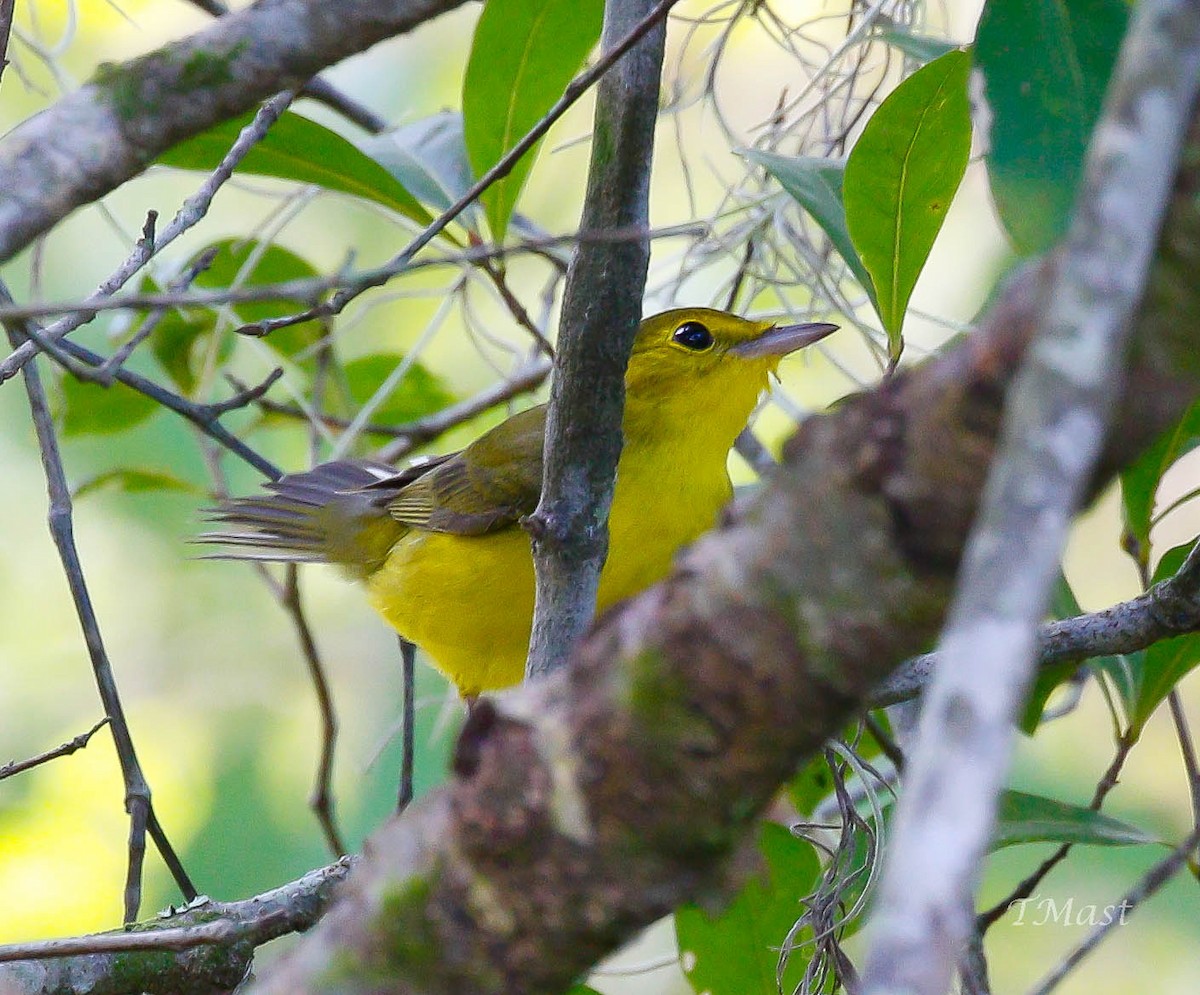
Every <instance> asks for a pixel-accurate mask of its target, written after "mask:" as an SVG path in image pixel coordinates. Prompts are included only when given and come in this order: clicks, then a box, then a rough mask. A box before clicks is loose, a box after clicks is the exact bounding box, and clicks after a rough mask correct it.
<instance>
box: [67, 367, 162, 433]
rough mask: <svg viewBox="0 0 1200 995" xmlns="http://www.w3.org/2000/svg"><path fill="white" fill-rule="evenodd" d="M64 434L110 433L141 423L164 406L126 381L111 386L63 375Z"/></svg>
mask: <svg viewBox="0 0 1200 995" xmlns="http://www.w3.org/2000/svg"><path fill="white" fill-rule="evenodd" d="M61 386H62V405H61V411H60V415H61V418H62V430H63V435H65V436H68V437H71V436H80V435H111V434H113V433H115V432H124V431H125V430H126V429H130V428H133V427H134V426H135V425H140V424H142V422H144V421H146V420H147V419H148V418H151V417H152V416H153V415H154V414H155V413H156V412H157V411H159V410H161V408H160V406H159V405H158V403H157V402H155V401H153V400H151V399H150V398H148V397H147V396H146V395H145V394H139V393H138V392H137V391H136V390H134V389H133V388H132V387H126V386H125V385H124V384H123V383H114V384H113V385H112V386H111V387H104V386H102V385H100V384H96V383H91V382H88V381H84V380H76V379H75V378H74V377H73V376H69V375H68V376H64V377H63V378H62V384H61Z"/></svg>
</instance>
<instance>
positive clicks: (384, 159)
mask: <svg viewBox="0 0 1200 995" xmlns="http://www.w3.org/2000/svg"><path fill="white" fill-rule="evenodd" d="M360 147H361V148H362V150H363V151H364V152H366V153H367V154H368V155H369V156H371V158H372V159H374V160H375V161H376V162H378V163H379V164H380V165H382V166H383V167H384V168H385V169H387V171H388V172H389V173H391V174H392V175H393V176H394V177H396V179H397V180H399V181H400V183H401V184H402V185H403V186H404V188H405V189H406V190H409V191H411V192H412V193H413V195H414V196H416V197H417V198H418V199H419V200H420V201H421V202H422V203H425V204H428V205H429V206H430V207H432V208H434V210H437V211H444V210H445V209H446V208H448V207H449V206H450V205H451V204H453V203H454V201H456V200H458V198H459V197H461V196H462V195H463V194H464V193H466V192H467V190H468V189H469V188H470V186H471V184H472V183H473V182H474V176H473V175H472V173H471V166H470V164H469V163H468V162H467V146H466V142H465V141H464V139H463V120H462V115H461V114H459V113H457V112H455V111H442V112H440V113H438V114H434V115H432V116H430V117H427V118H422V119H421V120H419V121H413V122H411V123H410V124H406V125H404V126H402V127H400V128H397V129H396V130H395V131H389V132H386V133H385V134H382V135H372V136H371V137H370V138H366V139H364V140H363V141H362V142H361V143H360ZM473 207H474V205H472V208H473ZM472 208H468V209H467V212H464V214H468V215H469V212H470V211H471V210H472ZM459 217H460V218H462V217H463V215H459Z"/></svg>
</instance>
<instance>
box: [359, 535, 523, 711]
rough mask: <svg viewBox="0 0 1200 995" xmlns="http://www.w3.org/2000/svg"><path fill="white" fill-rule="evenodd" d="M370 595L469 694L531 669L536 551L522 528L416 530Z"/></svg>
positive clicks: (394, 552) (510, 681)
mask: <svg viewBox="0 0 1200 995" xmlns="http://www.w3.org/2000/svg"><path fill="white" fill-rule="evenodd" d="M369 589H370V596H371V603H372V604H373V605H374V606H375V609H376V611H378V612H379V613H380V614H381V615H382V616H383V617H384V618H385V619H387V621H388V622H389V623H391V625H392V627H393V628H395V629H396V631H397V632H399V633H400V634H401V635H402V636H404V638H405V639H408V640H409V641H410V642H414V643H416V644H417V645H418V646H420V647H421V648H422V649H423V650H425V652H426V653H428V654H429V656H430V657H431V658H432V660H433V663H434V664H435V665H436V666H437V667H438V669H439V670H441V671H442V672H443V673H444V674H445V675H446V676H447V677H448V678H450V680H451V681H453V682H454V684H456V685H457V686H458V689H459V692H460V693H462V694H463V695H475V694H479V693H480V692H481V691H489V690H493V689H496V688H502V687H508V686H509V685H511V684H516V683H518V682H519V681H520V680H521V678H522V677H523V676H524V673H525V657H526V654H527V652H528V649H529V630H530V626H531V624H532V619H533V559H532V557H531V554H530V551H529V536H528V535H527V534H526V533H525V532H524V531H523V530H521V529H516V528H513V529H504V530H502V531H499V532H495V533H492V534H490V535H483V536H456V535H447V534H444V533H438V532H419V531H416V530H414V531H412V532H409V533H408V534H407V535H405V536H404V537H403V538H401V539H400V541H399V542H398V543H397V544H396V545H395V547H393V549H392V552H391V555H390V556H389V557H388V560H387V562H386V563H385V564H384V566H383V567H382V568H381V569H380V570H378V571H377V572H376V573H375V574H373V575H372V576H371V578H370V581H369Z"/></svg>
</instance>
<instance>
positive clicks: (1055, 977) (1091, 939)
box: [1029, 825, 1200, 995]
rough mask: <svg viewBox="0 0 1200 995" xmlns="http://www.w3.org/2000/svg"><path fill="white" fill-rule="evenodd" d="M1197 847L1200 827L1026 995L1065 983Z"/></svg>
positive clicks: (1043, 994)
mask: <svg viewBox="0 0 1200 995" xmlns="http://www.w3.org/2000/svg"><path fill="white" fill-rule="evenodd" d="M1197 845H1200V825H1197V826H1196V827H1195V828H1193V829H1192V831H1191V832H1190V833H1188V835H1187V836H1186V837H1185V838H1184V840H1183V841H1182V842H1181V843H1180V844H1179V846H1177V847H1176V848H1175V849H1174V850H1172V851H1171V852H1170V854H1168V855H1167V856H1166V857H1164V858H1163V859H1162V860H1161V861H1159V862H1158V863H1157V864H1155V865H1154V866H1153V867H1152V868H1150V870H1149V871H1148V872H1147V873H1146V874H1145V875H1144V876H1143V877H1142V880H1141V881H1139V882H1138V883H1137V885H1136V886H1135V887H1133V888H1131V889H1130V890H1129V891H1127V892H1126V893H1125V895H1124V896H1123V897H1122V898H1121V901H1120V902H1117V903H1115V904H1114V905H1113V909H1114V910H1119V914H1117V915H1110V916H1106V917H1105V918H1106V920H1107V921H1104V922H1102V923H1101V924H1100V925H1098V926H1097V927H1096V928H1095V929H1093V930H1092V932H1091V933H1089V934H1088V937H1087V939H1085V940H1084V941H1083V942H1082V943H1080V944H1079V946H1077V947H1076V948H1075V949H1074V950H1072V951H1071V952H1070V953H1069V954H1067V956H1066V957H1064V958H1063V959H1062V960H1061V961H1060V962H1059V963H1058V964H1057V965H1055V968H1054V970H1053V971H1051V972H1050V973H1049V974H1048V975H1046V977H1044V978H1043V979H1042V980H1041V981H1040V982H1039V983H1038V984H1037V985H1036V986H1035V987H1034V988H1032V989H1030V992H1029V995H1048V993H1049V992H1051V991H1053V990H1054V988H1056V987H1057V986H1058V984H1059V982H1061V981H1062V980H1063V979H1065V978H1066V976H1067V975H1068V974H1070V973H1071V971H1073V970H1074V969H1075V966H1076V965H1077V964H1078V963H1079V962H1080V961H1082V960H1083V958H1084V957H1086V956H1087V955H1088V954H1090V953H1091V952H1092V951H1093V950H1095V949H1096V947H1097V946H1099V945H1100V942H1101V941H1102V940H1103V939H1104V938H1105V937H1106V936H1107V935H1108V934H1109V933H1111V932H1112V931H1113V929H1114V928H1116V927H1117V926H1123V925H1125V921H1126V918H1125V917H1126V916H1127V915H1128V914H1129V913H1130V912H1132V911H1133V910H1134V909H1135V908H1137V907H1138V906H1139V905H1141V904H1142V902H1144V901H1145V900H1146V899H1147V898H1149V897H1150V896H1151V895H1153V894H1154V893H1155V892H1156V891H1158V889H1159V888H1161V887H1162V886H1163V885H1164V884H1166V883H1167V882H1168V881H1170V880H1171V878H1173V877H1174V876H1175V875H1176V874H1177V873H1178V872H1179V870H1180V869H1181V868H1182V867H1183V865H1184V864H1185V863H1187V860H1188V857H1189V856H1190V855H1191V853H1192V852H1193V851H1194V850H1195V849H1196V847H1197Z"/></svg>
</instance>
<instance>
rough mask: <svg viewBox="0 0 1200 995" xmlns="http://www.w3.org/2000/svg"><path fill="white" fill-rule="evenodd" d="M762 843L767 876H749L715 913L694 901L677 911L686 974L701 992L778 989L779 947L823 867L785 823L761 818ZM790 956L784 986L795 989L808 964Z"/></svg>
mask: <svg viewBox="0 0 1200 995" xmlns="http://www.w3.org/2000/svg"><path fill="white" fill-rule="evenodd" d="M758 848H759V851H760V852H761V853H762V855H763V858H764V860H765V862H766V865H767V876H766V879H765V880H760V879H751V880H750V881H749V882H747V883H746V885H745V886H744V887H743V888H742V890H741V891H740V892H738V894H737V896H736V897H735V898H734V899H733V901H732V902H731V903H730V904H729V905H728V906H727V907H726V908H725V910H724V911H723V912H721V913H720V914H719V915H717V916H709V915H708V914H707V913H705V912H703V911H702V910H701V909H699V908H698V907H696V906H695V905H685V906H683V907H682V908H680V909H678V910H677V911H676V913H675V935H676V939H677V940H678V942H679V953H680V960H681V962H682V964H683V970H684V973H685V974H686V975H687V979H688V981H689V982H691V985H692V987H693V988H694V989H695V990H696V991H697V992H708V993H710V995H745V993H747V992H775V991H777V990H778V988H777V986H776V980H775V970H776V965H777V963H778V961H779V948H780V946H781V945H782V943H783V941H784V939H785V938H786V937H787V935H788V931H789V930H790V929H791V928H792V925H793V924H794V923H795V922H796V920H797V919H798V918H800V915H801V913H802V912H803V909H802V907H801V905H800V899H801V898H803V897H804V896H805V895H807V894H808V893H809V892H811V891H812V889H813V886H814V883H815V882H816V878H817V874H818V872H819V866H818V861H817V857H816V854H815V853H814V852H813V849H812V846H811V845H810V844H808V843H805V842H804V841H802V840H798V839H796V838H795V837H794V836H792V834H791V833H790V832H788V830H787V829H785V828H784V827H783V826H780V825H777V824H775V823H772V822H766V823H763V824H762V826H761V829H760V832H759V838H758ZM802 960H803V959H802V958H800V957H793V958H791V960H790V962H789V964H788V969H787V971H786V972H785V977H784V979H783V991H791V990H792V988H793V987H794V986H795V983H796V981H797V980H798V978H799V976H800V974H801V973H802V972H803V969H804V965H803V963H802Z"/></svg>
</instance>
